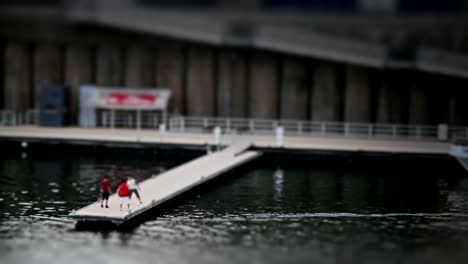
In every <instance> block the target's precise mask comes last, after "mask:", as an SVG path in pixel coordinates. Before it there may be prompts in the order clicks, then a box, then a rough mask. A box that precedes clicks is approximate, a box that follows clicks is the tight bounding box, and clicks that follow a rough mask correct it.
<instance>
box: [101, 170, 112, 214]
mask: <svg viewBox="0 0 468 264" xmlns="http://www.w3.org/2000/svg"><path fill="white" fill-rule="evenodd" d="M101 193H102V197H101V207H104V206H103V203H104V201H106V208H109V195H110V193H111V189H110V186H109V178H108V177H107V176H104V179H102V181H101Z"/></svg>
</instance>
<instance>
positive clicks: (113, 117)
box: [110, 109, 115, 129]
mask: <svg viewBox="0 0 468 264" xmlns="http://www.w3.org/2000/svg"><path fill="white" fill-rule="evenodd" d="M110 111H111V112H110V126H111V129H114V127H115V110H114V109H111V110H110Z"/></svg>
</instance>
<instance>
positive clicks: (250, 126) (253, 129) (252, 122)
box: [249, 119, 255, 134]
mask: <svg viewBox="0 0 468 264" xmlns="http://www.w3.org/2000/svg"><path fill="white" fill-rule="evenodd" d="M249 130H250V132H251V133H252V134H253V133H254V132H255V128H254V121H253V120H252V119H250V120H249Z"/></svg>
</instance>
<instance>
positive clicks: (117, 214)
mask: <svg viewBox="0 0 468 264" xmlns="http://www.w3.org/2000/svg"><path fill="white" fill-rule="evenodd" d="M249 147H250V144H249V143H246V142H238V143H235V144H233V145H231V146H230V147H228V148H226V149H224V150H222V151H218V152H214V153H211V154H207V155H205V156H202V157H200V158H197V159H195V160H192V161H190V162H187V163H185V164H183V165H181V166H179V167H176V168H174V169H172V170H169V171H166V172H164V173H162V174H160V175H157V176H153V177H152V178H150V179H148V180H146V181H143V182H141V183H140V184H139V186H140V188H141V191H140V195H141V199H142V201H143V203H142V204H140V203H139V202H138V201H137V199H136V198H133V199H132V200H131V211H129V210H127V208H126V207H124V208H123V210H122V211H121V210H120V208H119V205H120V200H119V197H118V196H117V194H113V195H111V196H110V198H109V206H110V208H101V205H100V202H99V201H98V202H95V203H93V204H91V205H89V206H86V207H84V208H82V209H80V210H77V211H75V212H72V213H71V214H69V217H70V218H73V219H76V220H78V221H105V222H112V223H115V224H123V223H125V222H127V221H130V220H131V219H133V218H134V217H136V216H138V215H141V214H142V213H144V212H145V211H148V210H150V209H152V208H155V207H157V206H159V205H161V204H163V203H164V202H166V201H169V200H171V199H173V198H175V197H177V196H179V195H181V194H183V193H185V192H187V191H189V190H191V189H193V188H195V187H197V186H199V185H201V184H203V183H205V182H208V181H210V180H212V179H214V178H216V177H217V176H220V175H221V174H223V173H225V172H227V171H229V170H231V169H233V168H235V167H238V166H240V165H242V164H245V163H247V162H249V161H252V160H254V159H256V158H257V157H259V156H260V155H261V153H260V152H257V151H249V150H248V149H249Z"/></svg>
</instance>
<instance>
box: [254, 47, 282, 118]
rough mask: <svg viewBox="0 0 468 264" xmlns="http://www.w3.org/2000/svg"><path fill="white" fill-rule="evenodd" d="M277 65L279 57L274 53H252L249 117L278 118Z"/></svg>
mask: <svg viewBox="0 0 468 264" xmlns="http://www.w3.org/2000/svg"><path fill="white" fill-rule="evenodd" d="M277 67H278V61H277V58H276V57H275V56H273V55H272V54H269V53H263V52H255V53H254V54H252V58H251V62H250V73H249V74H250V78H249V81H250V83H249V93H248V97H249V99H248V101H249V117H252V118H267V119H271V118H278V80H277V78H278V74H277Z"/></svg>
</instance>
